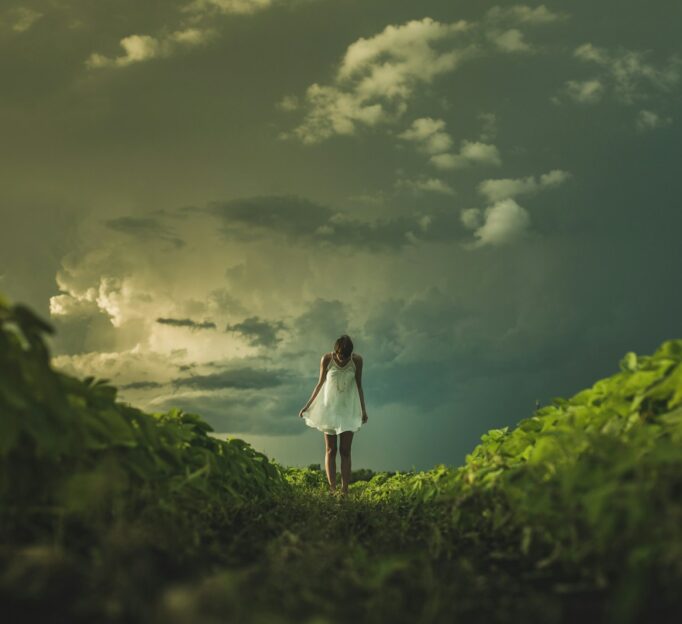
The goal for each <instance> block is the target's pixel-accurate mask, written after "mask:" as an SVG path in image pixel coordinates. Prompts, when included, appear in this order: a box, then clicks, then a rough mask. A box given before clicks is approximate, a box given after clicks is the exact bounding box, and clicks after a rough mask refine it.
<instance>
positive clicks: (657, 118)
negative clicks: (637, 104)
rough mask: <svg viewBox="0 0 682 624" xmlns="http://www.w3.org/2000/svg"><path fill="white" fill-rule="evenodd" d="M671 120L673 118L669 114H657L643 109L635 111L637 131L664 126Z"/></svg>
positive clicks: (670, 122)
mask: <svg viewBox="0 0 682 624" xmlns="http://www.w3.org/2000/svg"><path fill="white" fill-rule="evenodd" d="M672 122H673V118H672V117H670V116H669V115H659V114H658V113H656V112H654V111H651V110H646V109H643V110H641V111H639V113H637V118H636V121H635V126H636V128H637V130H638V131H639V132H645V131H647V130H653V129H655V128H665V127H666V126H669V125H670V124H672Z"/></svg>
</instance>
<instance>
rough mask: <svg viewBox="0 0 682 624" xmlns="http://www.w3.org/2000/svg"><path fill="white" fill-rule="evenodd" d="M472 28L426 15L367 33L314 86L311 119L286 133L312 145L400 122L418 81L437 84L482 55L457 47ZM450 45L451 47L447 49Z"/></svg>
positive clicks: (308, 105)
mask: <svg viewBox="0 0 682 624" xmlns="http://www.w3.org/2000/svg"><path fill="white" fill-rule="evenodd" d="M470 28H471V24H469V23H468V22H466V21H465V20H459V21H456V22H453V23H441V22H438V21H436V20H433V19H431V18H429V17H425V18H423V19H421V20H411V21H409V22H406V23H405V24H402V25H397V26H394V25H388V26H386V28H384V30H383V31H381V32H380V33H378V34H376V35H374V36H372V37H367V38H365V37H361V38H360V39H358V40H357V41H355V42H354V43H352V44H351V45H350V46H348V48H347V50H346V52H345V54H344V56H343V58H342V59H341V61H340V62H339V64H338V67H337V69H336V73H335V77H334V81H333V83H332V84H330V85H320V84H318V83H314V84H312V85H310V86H309V87H308V89H307V91H306V93H305V98H304V106H305V109H306V112H305V118H304V120H303V122H302V123H301V124H300V125H299V126H297V127H296V128H294V130H293V131H292V133H290V134H289V133H286V134H285V136H293V137H294V138H297V139H299V140H300V141H302V142H303V143H307V144H312V143H318V142H320V141H323V140H325V139H328V138H329V137H331V136H334V135H351V134H354V133H355V132H356V130H357V128H358V127H362V126H365V127H371V126H376V125H379V124H384V123H388V122H391V121H396V120H397V119H399V118H400V117H401V116H402V115H403V114H404V113H405V111H406V110H407V105H408V102H409V101H410V99H411V98H412V97H413V95H414V92H415V89H416V88H417V86H418V85H420V84H421V85H428V84H431V83H432V82H433V81H434V80H435V79H436V78H437V77H438V76H440V75H442V74H445V73H447V72H451V71H453V70H454V69H456V68H457V67H458V66H459V65H460V64H461V63H462V62H464V61H465V60H467V59H469V58H472V57H473V56H476V55H478V54H479V50H478V47H477V46H476V45H472V44H460V45H459V46H458V47H456V48H453V47H452V42H453V41H455V42H457V41H458V40H460V39H461V38H462V36H463V35H464V34H465V33H467V32H468V31H469V30H470ZM444 43H450V48H449V49H441V47H442V44H444Z"/></svg>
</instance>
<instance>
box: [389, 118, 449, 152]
mask: <svg viewBox="0 0 682 624" xmlns="http://www.w3.org/2000/svg"><path fill="white" fill-rule="evenodd" d="M398 138H401V139H404V140H406V141H412V142H414V143H415V144H416V145H417V147H418V148H419V150H421V151H422V152H424V153H425V154H439V153H440V152H447V151H448V150H449V149H450V147H451V146H452V138H451V137H450V135H449V134H448V133H447V132H445V122H444V121H443V120H442V119H433V118H431V117H421V118H419V119H415V120H414V121H413V122H412V125H411V126H410V127H409V128H407V130H404V131H403V132H401V133H399V134H398Z"/></svg>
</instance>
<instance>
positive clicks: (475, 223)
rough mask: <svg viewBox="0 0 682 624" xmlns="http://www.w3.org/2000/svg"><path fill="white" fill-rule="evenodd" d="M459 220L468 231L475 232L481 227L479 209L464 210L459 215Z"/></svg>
mask: <svg viewBox="0 0 682 624" xmlns="http://www.w3.org/2000/svg"><path fill="white" fill-rule="evenodd" d="M459 218H460V220H461V221H462V225H464V227H465V228H467V229H468V230H475V229H477V228H478V227H480V226H481V222H482V217H481V210H480V209H479V208H466V209H464V210H462V211H461V212H460V213H459Z"/></svg>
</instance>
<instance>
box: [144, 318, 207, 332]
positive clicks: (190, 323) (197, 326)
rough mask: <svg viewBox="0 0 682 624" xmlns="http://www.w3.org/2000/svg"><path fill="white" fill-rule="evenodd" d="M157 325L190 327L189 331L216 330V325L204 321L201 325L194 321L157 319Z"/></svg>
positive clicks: (186, 319)
mask: <svg viewBox="0 0 682 624" xmlns="http://www.w3.org/2000/svg"><path fill="white" fill-rule="evenodd" d="M156 322H157V323H160V324H161V325H171V326H173V327H188V328H189V329H193V330H194V329H215V327H216V326H215V323H212V322H210V321H203V322H201V323H197V322H196V321H193V320H192V319H188V318H185V319H175V318H163V317H160V318H157V319H156Z"/></svg>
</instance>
